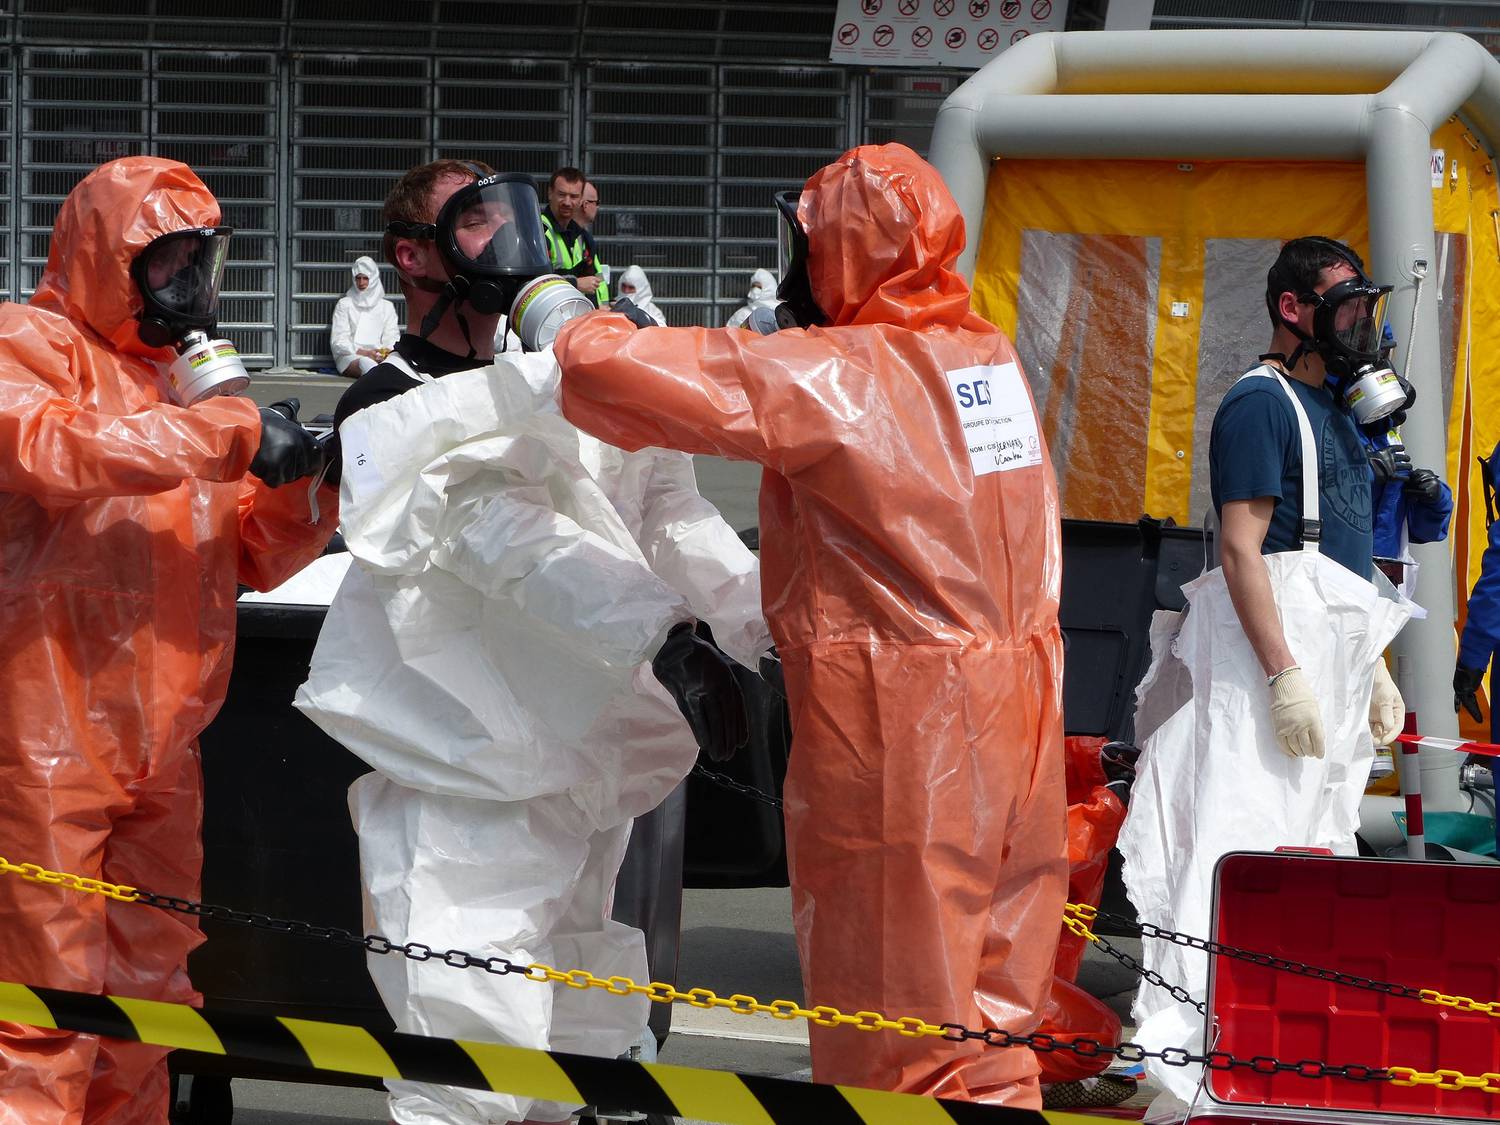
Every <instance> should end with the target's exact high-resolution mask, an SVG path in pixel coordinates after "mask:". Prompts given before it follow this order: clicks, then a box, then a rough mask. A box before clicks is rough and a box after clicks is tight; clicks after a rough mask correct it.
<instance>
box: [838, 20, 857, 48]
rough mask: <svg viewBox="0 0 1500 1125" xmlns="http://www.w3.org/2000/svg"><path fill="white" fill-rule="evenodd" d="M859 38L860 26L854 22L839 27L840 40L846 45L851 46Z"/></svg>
mask: <svg viewBox="0 0 1500 1125" xmlns="http://www.w3.org/2000/svg"><path fill="white" fill-rule="evenodd" d="M858 38H859V28H858V27H856V26H855V25H854V24H852V23H846V24H844V26H843V27H841V28H839V42H840V43H842V44H843V45H844V46H845V47H847V46H849V45H850V44H851V43H853V42H854V41H855V40H857V39H858Z"/></svg>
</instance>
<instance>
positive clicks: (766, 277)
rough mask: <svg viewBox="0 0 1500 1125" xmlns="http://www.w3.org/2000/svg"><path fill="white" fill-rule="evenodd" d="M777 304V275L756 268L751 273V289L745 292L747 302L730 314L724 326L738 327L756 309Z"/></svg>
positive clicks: (769, 307)
mask: <svg viewBox="0 0 1500 1125" xmlns="http://www.w3.org/2000/svg"><path fill="white" fill-rule="evenodd" d="M776 305H777V300H776V275H775V274H774V273H772V272H771V271H770V270H765V269H761V270H756V271H755V272H754V273H753V274H751V275H750V290H749V292H747V293H746V294H745V303H744V304H743V305H741V306H740V307H739V308H737V309H735V310H734V312H732V313H730V314H729V319H728V320H727V321H725V322H724V327H725V328H738V327H739V326H740V325H742V324H744V323H745V321H747V320H749V319H750V314H751V313H753V312H754V311H755V310H756V309H759V308H766V309H774V308H775V307H776Z"/></svg>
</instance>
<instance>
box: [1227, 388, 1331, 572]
mask: <svg viewBox="0 0 1500 1125" xmlns="http://www.w3.org/2000/svg"><path fill="white" fill-rule="evenodd" d="M1240 378H1241V379H1251V378H1267V379H1275V380H1276V382H1277V383H1279V384H1280V385H1281V389H1282V391H1283V392H1284V393H1285V394H1286V397H1287V401H1288V402H1290V403H1291V404H1292V413H1293V414H1295V415H1296V416H1297V431H1298V433H1299V435H1300V436H1301V438H1302V549H1303V550H1304V551H1316V550H1317V549H1318V541H1319V540H1320V539H1321V538H1322V537H1323V520H1322V518H1321V512H1320V510H1319V506H1318V505H1319V496H1318V447H1317V443H1316V442H1314V441H1313V432H1312V423H1311V422H1309V421H1308V420H1307V411H1306V410H1304V409H1303V407H1302V400H1301V399H1299V398H1298V397H1297V396H1296V394H1295V393H1294V392H1293V391H1292V387H1291V384H1290V383H1288V382H1287V381H1286V376H1285V375H1283V374H1282V373H1281V372H1280V371H1278V370H1276V368H1274V367H1272V366H1270V365H1269V364H1261V366H1259V367H1252V368H1251V369H1250V370H1249V371H1247V372H1245V373H1244V374H1243V375H1241V376H1240Z"/></svg>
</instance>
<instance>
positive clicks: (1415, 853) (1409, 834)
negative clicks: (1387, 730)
mask: <svg viewBox="0 0 1500 1125" xmlns="http://www.w3.org/2000/svg"><path fill="white" fill-rule="evenodd" d="M1415 726H1416V721H1415V717H1414V716H1413V715H1411V714H1409V713H1408V714H1407V716H1406V728H1407V729H1406V730H1405V731H1403V732H1402V733H1401V734H1398V735H1397V736H1396V742H1397V743H1398V744H1399V745H1400V747H1401V755H1400V757H1399V758H1397V759H1396V761H1397V764H1398V766H1399V768H1400V770H1401V796H1402V797H1404V798H1405V799H1406V855H1407V858H1408V859H1426V858H1427V840H1426V837H1425V836H1424V834H1423V826H1422V764H1421V761H1420V758H1419V756H1418V755H1419V754H1420V752H1421V750H1422V748H1423V747H1426V748H1427V749H1428V750H1452V751H1453V752H1454V753H1457V754H1484V755H1486V756H1487V757H1491V758H1500V745H1497V744H1496V743H1493V742H1465V741H1464V740H1463V739H1461V738H1433V737H1430V736H1426V735H1420V734H1418V733H1417V732H1416V730H1415V729H1413V728H1414V727H1415Z"/></svg>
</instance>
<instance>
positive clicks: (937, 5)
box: [932, 0, 953, 16]
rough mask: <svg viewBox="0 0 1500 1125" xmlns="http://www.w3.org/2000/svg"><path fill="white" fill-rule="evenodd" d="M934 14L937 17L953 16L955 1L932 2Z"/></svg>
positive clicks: (933, 0) (939, 0)
mask: <svg viewBox="0 0 1500 1125" xmlns="http://www.w3.org/2000/svg"><path fill="white" fill-rule="evenodd" d="M932 14H933V15H935V16H951V15H952V14H953V0H932Z"/></svg>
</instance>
